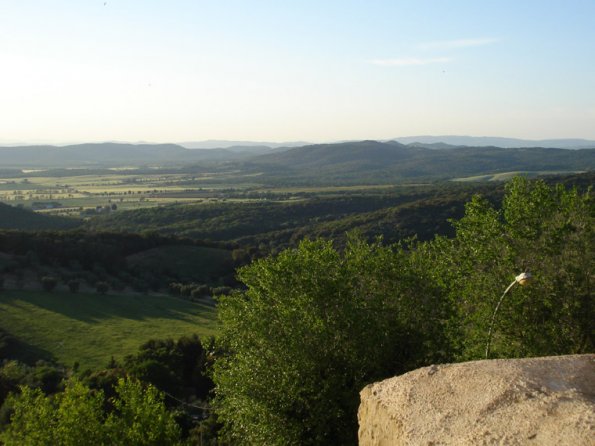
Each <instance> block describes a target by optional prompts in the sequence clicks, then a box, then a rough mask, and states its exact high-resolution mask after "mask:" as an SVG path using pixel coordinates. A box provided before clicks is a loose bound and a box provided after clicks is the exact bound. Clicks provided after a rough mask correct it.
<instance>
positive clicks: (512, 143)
mask: <svg viewBox="0 0 595 446" xmlns="http://www.w3.org/2000/svg"><path fill="white" fill-rule="evenodd" d="M392 141H397V142H400V143H401V144H411V143H422V144H437V145H440V144H446V145H447V146H455V147H457V146H458V147H460V146H470V147H488V146H491V147H502V148H520V147H546V148H555V149H593V148H595V141H593V140H588V139H541V140H530V139H516V138H500V137H495V136H455V135H446V136H406V137H402V138H393V139H392ZM436 148H439V147H436Z"/></svg>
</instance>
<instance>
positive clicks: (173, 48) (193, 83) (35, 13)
mask: <svg viewBox="0 0 595 446" xmlns="http://www.w3.org/2000/svg"><path fill="white" fill-rule="evenodd" d="M0 61H1V65H0V143H6V142H16V141H19V142H54V143H65V142H75V141H105V140H122V141H124V140H126V141H141V140H144V141H152V142H175V141H190V140H203V139H241V140H265V141H291V140H306V141H328V140H342V139H385V138H391V137H396V136H408V135H419V134H442V135H443V134H466V135H475V136H481V135H489V136H508V137H521V138H532V139H540V138H553V137H582V138H592V139H595V0H583V1H579V0H565V1H562V0H556V1H553V0H540V1H538V0H535V1H531V0H513V1H505V0H498V1H478V0H473V1H457V0H450V1H446V0H435V1H424V0H407V1H405V0H402V1H398V0H390V1H389V0H387V1H374V0H367V1H364V0H362V1H349V0H340V1H339V0H338V1H325V0H316V1H308V0H294V1H283V0H270V1H258V0H246V1H226V0H212V1H199V0H194V1H182V0H107V1H104V0H101V1H95V0H76V1H75V0H51V1H50V0H37V1H33V0H0Z"/></svg>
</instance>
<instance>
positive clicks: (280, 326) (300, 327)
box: [214, 237, 447, 445]
mask: <svg viewBox="0 0 595 446" xmlns="http://www.w3.org/2000/svg"><path fill="white" fill-rule="evenodd" d="M239 277H240V279H241V280H242V281H243V282H244V283H245V284H246V286H247V290H246V292H245V293H244V292H239V291H236V292H234V293H232V294H231V295H229V296H221V297H220V298H219V299H220V301H219V317H220V319H221V322H222V334H221V339H222V343H223V346H224V349H225V350H227V351H228V352H229V354H228V355H226V356H224V357H223V358H222V359H220V360H218V361H217V362H216V364H215V372H214V381H215V384H216V394H217V399H216V403H215V404H216V410H217V415H218V416H219V418H220V420H222V422H223V423H224V429H223V433H224V435H225V437H226V439H227V440H228V441H229V442H230V443H232V444H270V445H276V444H283V445H298V444H299V445H307V444H342V445H345V444H356V442H357V416H356V413H357V407H358V405H359V391H360V390H361V388H362V387H363V386H364V385H366V384H368V383H369V382H372V381H375V380H377V379H379V378H383V377H386V376H391V375H393V374H395V373H401V372H403V371H406V370H409V369H411V368H415V367H417V366H419V365H420V364H424V363H425V362H426V361H431V360H438V359H443V357H441V358H438V357H432V355H433V354H434V353H433V352H440V351H443V350H444V349H443V348H441V347H440V346H438V345H436V344H437V343H439V342H441V340H442V339H444V338H445V336H441V335H440V332H441V330H442V325H441V321H442V320H445V319H447V317H446V316H445V314H443V312H445V311H446V310H447V309H445V308H444V307H443V306H442V305H441V304H440V302H439V301H438V300H437V298H439V297H440V296H439V295H438V294H437V293H435V290H434V289H433V288H432V286H430V285H429V282H427V281H426V280H425V272H424V268H423V267H422V268H419V267H418V265H414V264H412V263H411V262H410V258H409V257H408V256H407V254H406V252H405V251H404V250H403V249H400V248H397V247H394V248H390V247H382V246H381V245H380V244H379V243H374V244H367V243H365V242H364V241H362V240H361V239H359V238H357V237H351V238H350V241H349V243H348V245H347V247H346V249H345V251H344V252H343V253H340V252H338V251H337V250H335V249H334V248H333V246H332V243H331V242H324V241H314V242H312V241H304V242H302V243H301V244H300V245H299V247H298V248H297V249H291V250H286V251H283V252H282V253H281V254H279V255H278V256H277V257H274V258H267V259H262V260H258V261H256V262H254V263H252V264H251V265H249V266H247V267H244V268H242V269H240V271H239ZM439 355H440V354H439Z"/></svg>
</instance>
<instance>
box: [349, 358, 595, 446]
mask: <svg viewBox="0 0 595 446" xmlns="http://www.w3.org/2000/svg"><path fill="white" fill-rule="evenodd" d="M360 395H361V404H360V407H359V413H358V418H359V426H360V427H359V444H360V446H371V445H375V446H376V445H377V446H380V445H382V446H389V445H390V446H393V445H394V446H400V445H424V446H438V445H535V446H536V445H539V446H549V445H552V446H553V445H568V446H582V445H584V446H587V445H588V446H593V445H595V355H593V354H589V355H571V356H552V357H545V358H527V359H509V360H504V359H501V360H500V359H498V360H485V361H473V362H466V363H461V364H444V365H432V366H430V367H424V368H421V369H418V370H415V371H413V372H409V373H406V374H404V375H401V376H398V377H394V378H390V379H387V380H385V381H381V382H378V383H374V384H370V385H369V386H367V387H365V388H364V389H363V390H362V391H361V393H360Z"/></svg>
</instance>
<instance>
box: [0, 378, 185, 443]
mask: <svg viewBox="0 0 595 446" xmlns="http://www.w3.org/2000/svg"><path fill="white" fill-rule="evenodd" d="M116 395H117V396H115V397H114V398H111V399H110V404H111V405H112V406H113V410H112V411H111V412H110V413H109V414H107V415H106V414H105V412H104V410H103V405H104V404H105V401H104V397H103V392H101V391H99V392H96V391H92V390H91V389H89V388H88V387H86V386H85V385H83V384H82V383H81V382H79V381H77V380H74V379H73V380H70V381H69V382H68V384H67V385H66V389H65V390H64V392H62V393H58V394H56V395H55V396H53V397H47V396H45V395H44V394H43V392H42V391H41V390H39V389H31V388H28V387H23V388H22V389H21V393H20V394H19V395H18V396H14V397H12V398H13V401H12V409H13V414H12V417H11V423H10V424H9V425H8V427H7V429H6V430H5V431H4V432H2V433H1V434H0V439H1V440H2V441H3V443H4V444H5V445H7V446H11V445H15V446H17V445H18V446H23V445H31V446H33V445H75V444H93V445H112V444H130V445H157V444H159V445H173V444H177V443H178V442H179V438H180V429H179V427H178V425H177V424H176V422H175V420H174V417H173V415H172V414H171V413H170V412H168V411H167V410H166V408H165V405H164V404H163V396H162V394H161V393H160V392H159V391H158V390H157V389H156V388H155V387H153V386H150V385H149V386H147V387H144V386H143V385H142V384H141V383H140V382H139V381H135V380H130V379H121V380H119V381H118V384H117V386H116Z"/></svg>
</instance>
